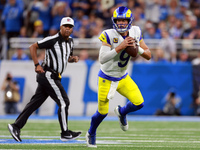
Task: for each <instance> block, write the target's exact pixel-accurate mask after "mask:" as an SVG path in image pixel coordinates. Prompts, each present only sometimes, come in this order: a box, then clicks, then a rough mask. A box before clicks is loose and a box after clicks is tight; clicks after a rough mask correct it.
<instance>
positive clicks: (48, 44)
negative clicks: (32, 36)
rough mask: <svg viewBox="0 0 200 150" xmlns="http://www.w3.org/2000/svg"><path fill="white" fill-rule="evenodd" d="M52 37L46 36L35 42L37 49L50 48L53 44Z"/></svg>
mask: <svg viewBox="0 0 200 150" xmlns="http://www.w3.org/2000/svg"><path fill="white" fill-rule="evenodd" d="M54 43H55V42H54V39H51V38H49V37H46V38H44V39H42V40H40V41H38V42H37V44H38V47H39V49H50V48H51V47H52V46H53V45H54Z"/></svg>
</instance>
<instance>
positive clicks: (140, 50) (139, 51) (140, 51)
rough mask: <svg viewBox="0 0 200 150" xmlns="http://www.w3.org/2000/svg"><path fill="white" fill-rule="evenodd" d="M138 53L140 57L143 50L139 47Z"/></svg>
mask: <svg viewBox="0 0 200 150" xmlns="http://www.w3.org/2000/svg"><path fill="white" fill-rule="evenodd" d="M138 53H139V54H140V55H142V54H143V53H144V50H143V49H142V48H141V47H139V48H138Z"/></svg>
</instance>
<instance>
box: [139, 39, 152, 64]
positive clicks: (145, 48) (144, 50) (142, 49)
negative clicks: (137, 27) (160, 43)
mask: <svg viewBox="0 0 200 150" xmlns="http://www.w3.org/2000/svg"><path fill="white" fill-rule="evenodd" d="M138 51H139V54H140V55H141V56H142V57H144V58H145V59H147V60H150V59H151V51H150V50H149V48H148V46H147V45H146V44H145V42H144V40H143V39H142V40H141V41H140V46H139V49H138Z"/></svg>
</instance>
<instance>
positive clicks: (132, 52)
mask: <svg viewBox="0 0 200 150" xmlns="http://www.w3.org/2000/svg"><path fill="white" fill-rule="evenodd" d="M125 51H126V53H127V54H129V55H130V56H132V57H136V56H137V53H138V46H137V45H136V46H127V47H126V48H125Z"/></svg>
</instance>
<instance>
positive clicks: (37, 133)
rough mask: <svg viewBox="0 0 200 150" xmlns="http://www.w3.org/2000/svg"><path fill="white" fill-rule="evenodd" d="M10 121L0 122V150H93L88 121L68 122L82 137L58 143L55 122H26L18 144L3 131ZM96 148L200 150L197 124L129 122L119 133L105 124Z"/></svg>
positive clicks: (116, 127)
mask: <svg viewBox="0 0 200 150" xmlns="http://www.w3.org/2000/svg"><path fill="white" fill-rule="evenodd" d="M13 121H14V120H8V119H0V149H29V150H31V149H37V150H39V149H48V150H52V149H54V150H58V149H66V150H86V149H87V150H88V149H95V148H87V147H86V142H85V137H84V136H85V134H86V131H87V130H88V128H89V125H90V121H89V120H80V121H78V120H69V128H70V129H71V130H75V131H82V135H81V137H80V138H78V139H77V140H74V141H70V142H62V141H60V140H59V138H60V127H59V124H58V121H57V120H55V119H54V120H41V119H40V120H34V119H30V120H29V121H28V122H27V124H26V125H25V127H24V128H23V129H22V130H21V138H22V142H21V143H18V142H16V141H15V140H14V139H13V138H12V137H11V135H10V133H9V132H8V130H7V124H8V123H12V122H13ZM97 146H98V147H97V149H99V150H194V149H195V150H200V122H199V121H197V122H191V121H190V122H189V121H129V130H128V131H126V132H123V131H122V130H121V129H120V127H119V123H118V121H117V120H116V121H115V120H114V121H113V120H105V121H104V122H103V123H102V124H101V125H100V126H99V128H98V131H97Z"/></svg>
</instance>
